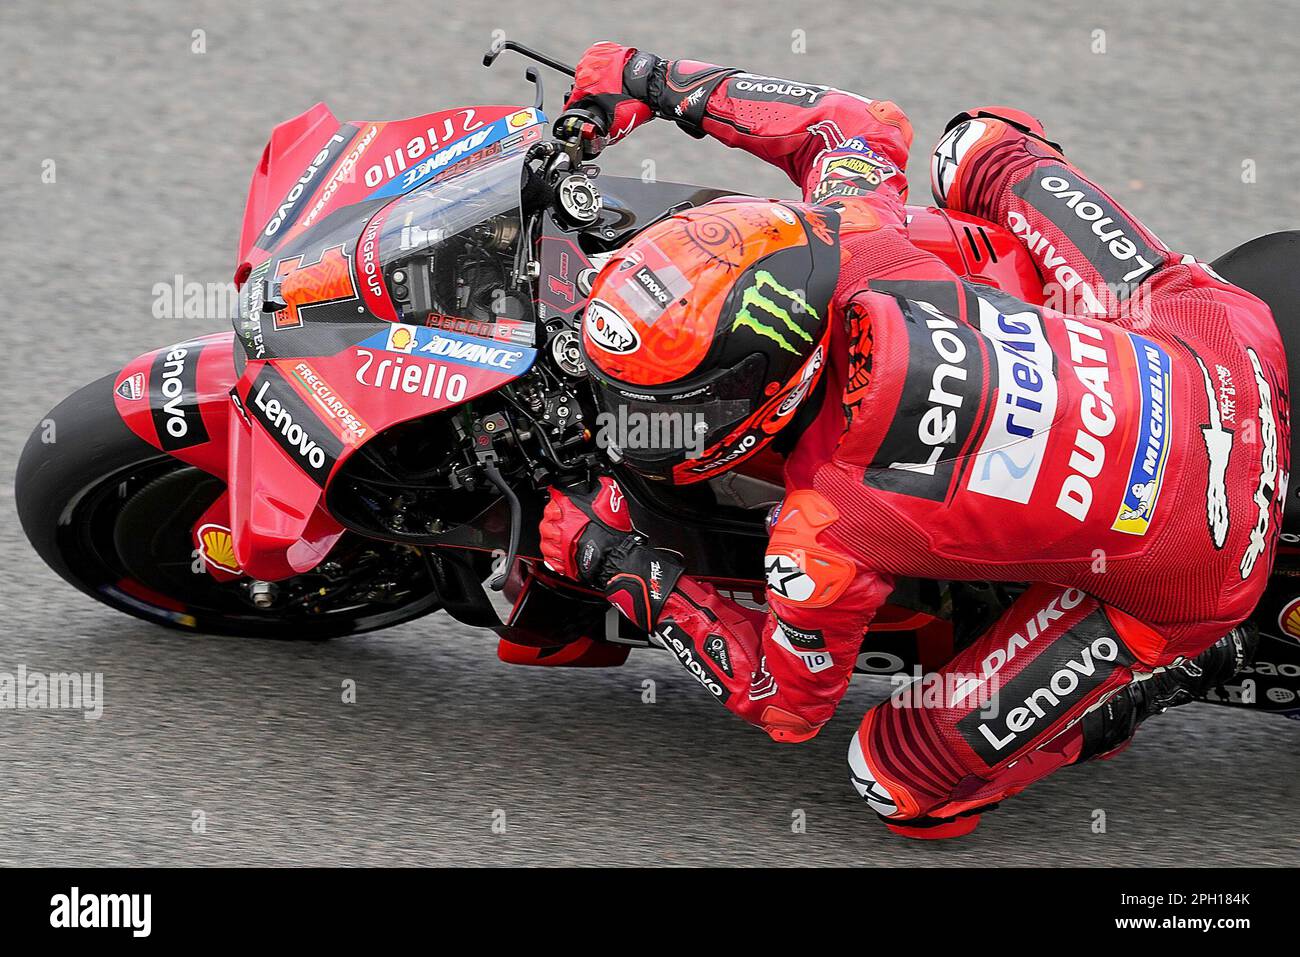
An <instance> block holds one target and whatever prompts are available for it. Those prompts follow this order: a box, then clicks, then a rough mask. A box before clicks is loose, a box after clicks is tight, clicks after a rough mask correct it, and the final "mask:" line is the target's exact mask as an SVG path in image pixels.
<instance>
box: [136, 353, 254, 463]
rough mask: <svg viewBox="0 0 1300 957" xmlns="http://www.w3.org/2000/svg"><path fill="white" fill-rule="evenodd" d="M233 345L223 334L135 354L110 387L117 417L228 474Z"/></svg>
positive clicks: (157, 443)
mask: <svg viewBox="0 0 1300 957" xmlns="http://www.w3.org/2000/svg"><path fill="white" fill-rule="evenodd" d="M235 347H236V346H235V336H234V333H233V332H221V333H216V334H214V335H208V336H201V337H199V338H197V339H187V340H185V341H184V342H178V343H175V344H173V345H170V346H164V347H163V348H161V349H154V350H153V351H152V352H146V353H145V354H144V355H141V356H137V357H136V358H134V359H132V360H131V361H130V362H128V363H127V364H126V366H125V367H124V368H123V369H122V371H121V372H120V373H119V374H118V376H117V380H116V383H115V385H114V387H113V402H114V403H115V404H116V406H117V413H118V415H120V416H121V417H122V421H123V422H125V423H126V425H127V428H129V429H130V430H131V431H132V432H134V433H135V434H136V435H138V436H140V438H142V439H144V440H145V441H146V442H148V443H149V444H150V445H152V446H154V447H155V448H157V449H160V450H161V451H163V452H166V453H167V454H168V455H171V456H173V457H174V458H177V459H179V460H180V461H182V462H184V463H186V464H187V465H193V466H196V467H197V468H201V469H203V471H205V472H209V473H211V474H212V475H216V476H218V477H219V478H222V479H225V478H227V471H228V460H229V439H228V437H227V434H226V433H227V428H228V426H227V423H228V420H229V418H230V412H231V409H232V405H231V401H230V390H231V388H233V387H234V385H235V382H236V381H237V378H238V377H237V376H236V374H235V362H234V349H235Z"/></svg>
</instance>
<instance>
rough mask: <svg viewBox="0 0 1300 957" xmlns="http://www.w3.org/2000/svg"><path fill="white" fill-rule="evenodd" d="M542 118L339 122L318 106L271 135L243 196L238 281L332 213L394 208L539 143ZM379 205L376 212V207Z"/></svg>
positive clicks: (458, 114)
mask: <svg viewBox="0 0 1300 957" xmlns="http://www.w3.org/2000/svg"><path fill="white" fill-rule="evenodd" d="M545 119H546V118H545V116H544V115H543V114H542V113H541V112H540V111H538V110H535V109H531V108H524V109H521V108H520V107H518V106H474V107H463V108H460V109H454V110H442V111H439V112H436V113H427V114H425V115H423V116H415V117H411V118H409V119H405V120H392V121H386V122H349V123H340V122H339V120H338V119H337V118H336V117H335V116H334V114H333V113H331V112H330V110H329V108H328V107H327V106H325V104H324V103H317V104H316V105H315V106H313V107H312V108H311V109H309V110H307V111H306V112H304V113H302V114H300V115H299V116H296V117H294V118H293V119H291V120H287V121H286V122H284V123H281V124H280V125H279V126H277V127H276V128H275V129H274V130H273V131H272V133H271V138H270V140H269V141H268V142H267V144H266V147H265V149H264V150H263V151H262V160H261V162H260V163H259V164H258V166H257V169H256V170H255V171H254V173H253V178H252V181H251V182H250V183H249V187H248V202H247V204H246V206H245V209H244V223H243V227H242V229H241V230H240V238H239V260H238V261H239V263H240V266H239V269H237V270H236V274H235V281H236V282H238V283H242V282H243V281H244V279H245V278H246V277H247V275H248V272H249V271H250V270H251V269H252V268H253V267H254V266H256V265H257V264H258V263H259V262H261V261H263V260H264V259H266V258H267V257H268V256H269V255H270V253H271V251H272V250H275V249H277V248H283V247H284V246H285V244H286V243H288V242H290V241H292V240H293V239H294V238H296V237H297V236H299V235H301V234H302V233H303V232H304V231H306V230H308V229H310V228H312V227H313V226H315V225H317V224H318V223H320V222H321V221H322V220H324V219H325V218H326V217H327V216H328V215H329V214H330V213H332V212H334V211H336V210H339V209H343V208H344V207H347V206H351V205H353V204H356V203H360V202H364V201H366V200H392V199H394V198H395V197H397V196H399V195H401V194H402V193H405V192H407V191H409V190H411V189H414V188H416V187H417V186H420V185H423V184H424V183H427V182H428V181H429V180H431V179H434V178H436V177H439V176H445V175H451V174H454V173H456V172H459V171H460V170H461V169H462V168H463V167H464V166H465V165H468V164H470V163H473V162H475V161H478V160H481V159H483V158H485V157H487V156H491V155H495V154H496V153H499V152H502V151H504V150H510V149H515V148H517V147H520V146H523V145H527V144H529V143H532V142H536V141H537V140H539V139H540V138H541V135H542V125H541V124H543V123H544V122H545ZM380 205H383V204H382V203H381V204H380Z"/></svg>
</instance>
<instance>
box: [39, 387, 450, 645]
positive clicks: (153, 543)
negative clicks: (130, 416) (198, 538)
mask: <svg viewBox="0 0 1300 957" xmlns="http://www.w3.org/2000/svg"><path fill="white" fill-rule="evenodd" d="M114 378H115V377H114V376H107V377H105V378H103V379H100V380H99V381H97V382H94V383H92V384H90V385H88V386H86V387H85V388H83V389H80V390H79V391H77V392H76V393H74V394H73V395H71V396H69V397H68V398H67V399H65V400H64V401H63V402H62V403H60V404H59V405H58V406H57V407H56V408H55V409H54V410H53V411H52V412H51V413H50V414H49V416H47V418H46V423H52V425H53V433H52V434H51V432H50V430H49V429H47V428H46V427H45V425H44V424H43V425H42V426H41V427H38V428H37V429H36V431H35V432H33V433H32V436H31V438H29V439H28V441H27V446H26V448H25V449H24V450H23V455H22V458H21V460H20V461H19V464H18V472H17V477H16V479H15V483H14V485H15V495H16V498H17V505H18V514H19V518H20V519H21V521H22V525H23V529H24V531H25V532H26V533H27V537H28V539H29V540H30V541H31V543H32V545H33V546H34V547H35V549H36V551H37V552H38V553H39V554H40V556H41V557H42V558H43V559H44V560H45V562H46V564H48V565H49V566H50V567H51V568H53V569H54V570H55V571H56V572H58V573H59V574H60V575H61V576H62V577H63V578H64V579H66V580H67V581H68V582H70V583H71V584H73V585H75V586H76V587H77V588H79V589H81V590H82V591H84V592H85V593H86V594H88V595H90V596H91V597H93V598H95V599H96V600H98V601H100V602H103V603H104V604H106V605H109V606H111V607H113V608H116V609H118V610H119V611H124V612H126V613H127V614H130V615H134V616H136V617H138V618H143V619H145V620H146V621H152V622H155V623H157V624H161V625H166V626H168V627H173V628H182V629H185V630H187V631H197V632H205V633H209V634H220V635H247V636H253V637H266V638H284V639H323V638H331V637H334V636H336V635H345V634H355V633H358V632H364V631H372V630H374V629H377V628H386V627H389V626H390V625H396V624H399V623H401V622H404V621H410V620H412V619H414V618H418V617H420V616H422V615H426V614H428V613H429V612H432V611H436V610H437V609H438V608H439V607H441V606H440V603H439V599H438V591H437V589H436V588H435V586H434V577H433V572H432V570H431V568H430V566H429V564H428V562H426V561H425V558H424V556H423V554H422V553H421V552H420V550H419V549H417V548H413V547H411V546H408V545H398V544H392V543H386V542H375V541H371V540H368V539H364V538H361V537H359V536H356V535H354V534H352V533H348V534H345V535H344V537H343V538H342V539H340V541H339V543H338V544H337V545H336V546H335V547H334V549H333V550H332V551H331V552H330V555H329V557H328V558H327V559H326V561H324V562H322V563H321V565H320V566H319V567H318V568H316V569H313V570H312V571H311V572H309V573H306V574H303V575H298V576H295V577H293V578H289V579H285V580H283V581H279V582H275V583H273V584H272V585H271V586H270V588H269V589H268V590H267V593H266V594H264V595H261V596H260V597H259V598H258V599H257V600H255V596H254V594H253V593H252V592H251V590H250V587H249V586H250V583H249V582H248V581H247V580H246V579H238V580H235V581H219V580H218V579H216V578H214V577H213V576H212V575H210V574H209V573H208V572H207V571H206V570H204V569H203V567H202V565H201V564H199V561H200V559H198V558H197V556H196V555H195V553H194V545H193V542H192V540H191V537H190V535H191V529H192V528H193V526H194V523H195V522H196V521H197V520H198V519H199V517H200V516H202V515H203V513H204V512H205V511H206V510H207V509H208V507H209V506H210V505H211V504H212V503H213V502H214V501H216V499H217V497H218V496H220V494H221V493H222V491H223V490H224V488H225V483H224V482H222V480H221V479H219V478H216V477H215V476H212V475H209V474H208V473H206V472H204V471H202V470H200V469H197V468H193V467H190V466H187V465H185V464H184V463H182V462H179V461H177V460H176V459H173V458H171V457H170V456H167V455H164V454H163V453H161V452H159V451H158V450H157V449H155V448H154V447H153V446H151V445H149V444H148V443H147V442H145V441H143V440H142V439H140V438H139V437H138V436H137V435H135V433H133V432H131V431H130V429H128V428H127V427H126V425H125V423H123V422H122V420H121V418H120V417H119V416H118V414H117V411H116V407H115V405H114V402H113V385H114ZM51 438H52V439H53V441H50V439H51ZM258 600H260V601H261V602H262V604H263V605H264V606H265V607H263V606H260V605H259V604H258V603H257V602H258Z"/></svg>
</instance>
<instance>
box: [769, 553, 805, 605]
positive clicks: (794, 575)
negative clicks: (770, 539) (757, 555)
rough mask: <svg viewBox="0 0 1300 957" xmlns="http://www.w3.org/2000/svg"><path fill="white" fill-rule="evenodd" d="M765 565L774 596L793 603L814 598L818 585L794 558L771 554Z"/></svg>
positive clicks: (770, 588)
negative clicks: (813, 594)
mask: <svg viewBox="0 0 1300 957" xmlns="http://www.w3.org/2000/svg"><path fill="white" fill-rule="evenodd" d="M763 564H764V571H765V572H766V575H767V587H768V590H769V591H771V592H772V594H774V595H776V596H777V597H778V598H784V599H785V600H786V601H793V602H800V601H807V600H808V599H809V598H811V597H812V593H813V592H814V591H815V590H816V587H817V585H816V583H815V582H814V581H813V580H812V578H810V577H809V575H808V573H807V572H805V571H804V570H803V567H802V566H801V565H800V564H799V563H798V562H797V561H795V560H794V558H792V557H791V556H789V555H783V554H781V553H779V552H775V553H774V552H769V553H768V554H767V556H766V557H765V559H764V563H763Z"/></svg>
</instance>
